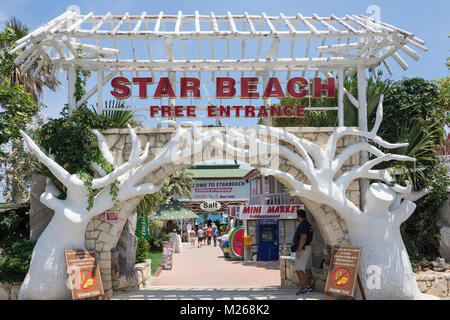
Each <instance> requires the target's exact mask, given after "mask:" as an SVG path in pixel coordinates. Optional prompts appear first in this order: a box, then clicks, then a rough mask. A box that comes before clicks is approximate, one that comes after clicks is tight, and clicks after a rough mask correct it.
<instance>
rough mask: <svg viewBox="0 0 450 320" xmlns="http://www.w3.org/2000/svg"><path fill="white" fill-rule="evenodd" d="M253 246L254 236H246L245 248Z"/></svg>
mask: <svg viewBox="0 0 450 320" xmlns="http://www.w3.org/2000/svg"><path fill="white" fill-rule="evenodd" d="M251 245H252V236H245V237H244V246H251Z"/></svg>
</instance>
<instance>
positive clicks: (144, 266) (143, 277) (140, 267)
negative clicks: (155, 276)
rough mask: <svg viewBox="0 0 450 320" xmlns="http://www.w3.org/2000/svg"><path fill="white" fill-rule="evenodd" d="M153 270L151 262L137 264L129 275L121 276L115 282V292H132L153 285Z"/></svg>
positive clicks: (148, 260)
mask: <svg viewBox="0 0 450 320" xmlns="http://www.w3.org/2000/svg"><path fill="white" fill-rule="evenodd" d="M151 278H152V269H151V260H150V259H147V260H145V262H142V263H137V264H136V265H135V266H134V269H133V271H132V272H131V273H129V274H121V275H120V276H119V277H117V278H116V279H114V281H113V289H114V292H115V293H117V292H130V291H134V290H138V289H145V288H148V287H149V286H150V285H151Z"/></svg>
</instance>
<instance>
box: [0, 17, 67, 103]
mask: <svg viewBox="0 0 450 320" xmlns="http://www.w3.org/2000/svg"><path fill="white" fill-rule="evenodd" d="M4 32H11V33H12V35H11V37H10V38H9V39H8V41H2V42H1V43H0V59H1V61H0V62H3V60H5V59H10V60H11V62H12V60H13V59H14V58H15V56H12V57H11V56H10V55H9V54H8V53H7V52H8V51H10V50H11V49H13V48H14V45H15V41H17V40H19V39H21V38H23V37H24V36H26V35H27V34H28V27H27V26H26V25H24V24H23V23H22V22H21V21H20V20H19V19H17V18H15V17H13V18H11V19H9V20H7V21H6V22H5V31H4ZM18 54H20V53H19V52H18V53H16V55H18ZM38 63H39V61H36V62H35V63H34V64H33V65H32V66H31V68H30V69H28V71H26V72H24V73H22V72H21V71H20V66H16V65H13V64H12V63H11V65H12V67H11V68H9V72H8V74H4V75H3V76H5V77H6V78H7V79H8V81H9V84H10V85H15V84H21V85H23V87H24V88H25V91H26V92H28V93H29V94H30V95H31V97H32V98H33V99H34V101H36V102H39V101H40V100H41V99H42V97H43V91H44V88H45V87H46V88H48V89H50V90H51V91H55V90H56V88H57V87H58V86H59V85H60V84H61V83H60V82H59V81H58V80H57V79H56V78H55V77H54V76H53V75H52V71H51V66H50V65H49V64H48V63H44V65H43V67H42V68H41V69H40V70H39V71H38V73H36V69H37V66H38Z"/></svg>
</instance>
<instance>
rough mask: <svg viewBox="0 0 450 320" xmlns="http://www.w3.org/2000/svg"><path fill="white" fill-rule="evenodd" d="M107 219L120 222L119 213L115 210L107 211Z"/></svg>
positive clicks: (107, 220)
mask: <svg viewBox="0 0 450 320" xmlns="http://www.w3.org/2000/svg"><path fill="white" fill-rule="evenodd" d="M105 221H106V222H118V221H119V215H118V214H117V212H115V211H106V212H105Z"/></svg>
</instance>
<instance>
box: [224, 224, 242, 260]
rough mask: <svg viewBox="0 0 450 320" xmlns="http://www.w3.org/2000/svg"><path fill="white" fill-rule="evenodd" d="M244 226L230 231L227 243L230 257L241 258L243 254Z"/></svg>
mask: <svg viewBox="0 0 450 320" xmlns="http://www.w3.org/2000/svg"><path fill="white" fill-rule="evenodd" d="M244 235H245V229H244V226H239V227H236V228H234V229H233V230H231V231H230V237H229V240H228V245H229V246H230V252H231V257H232V258H239V259H241V258H243V256H244Z"/></svg>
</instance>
